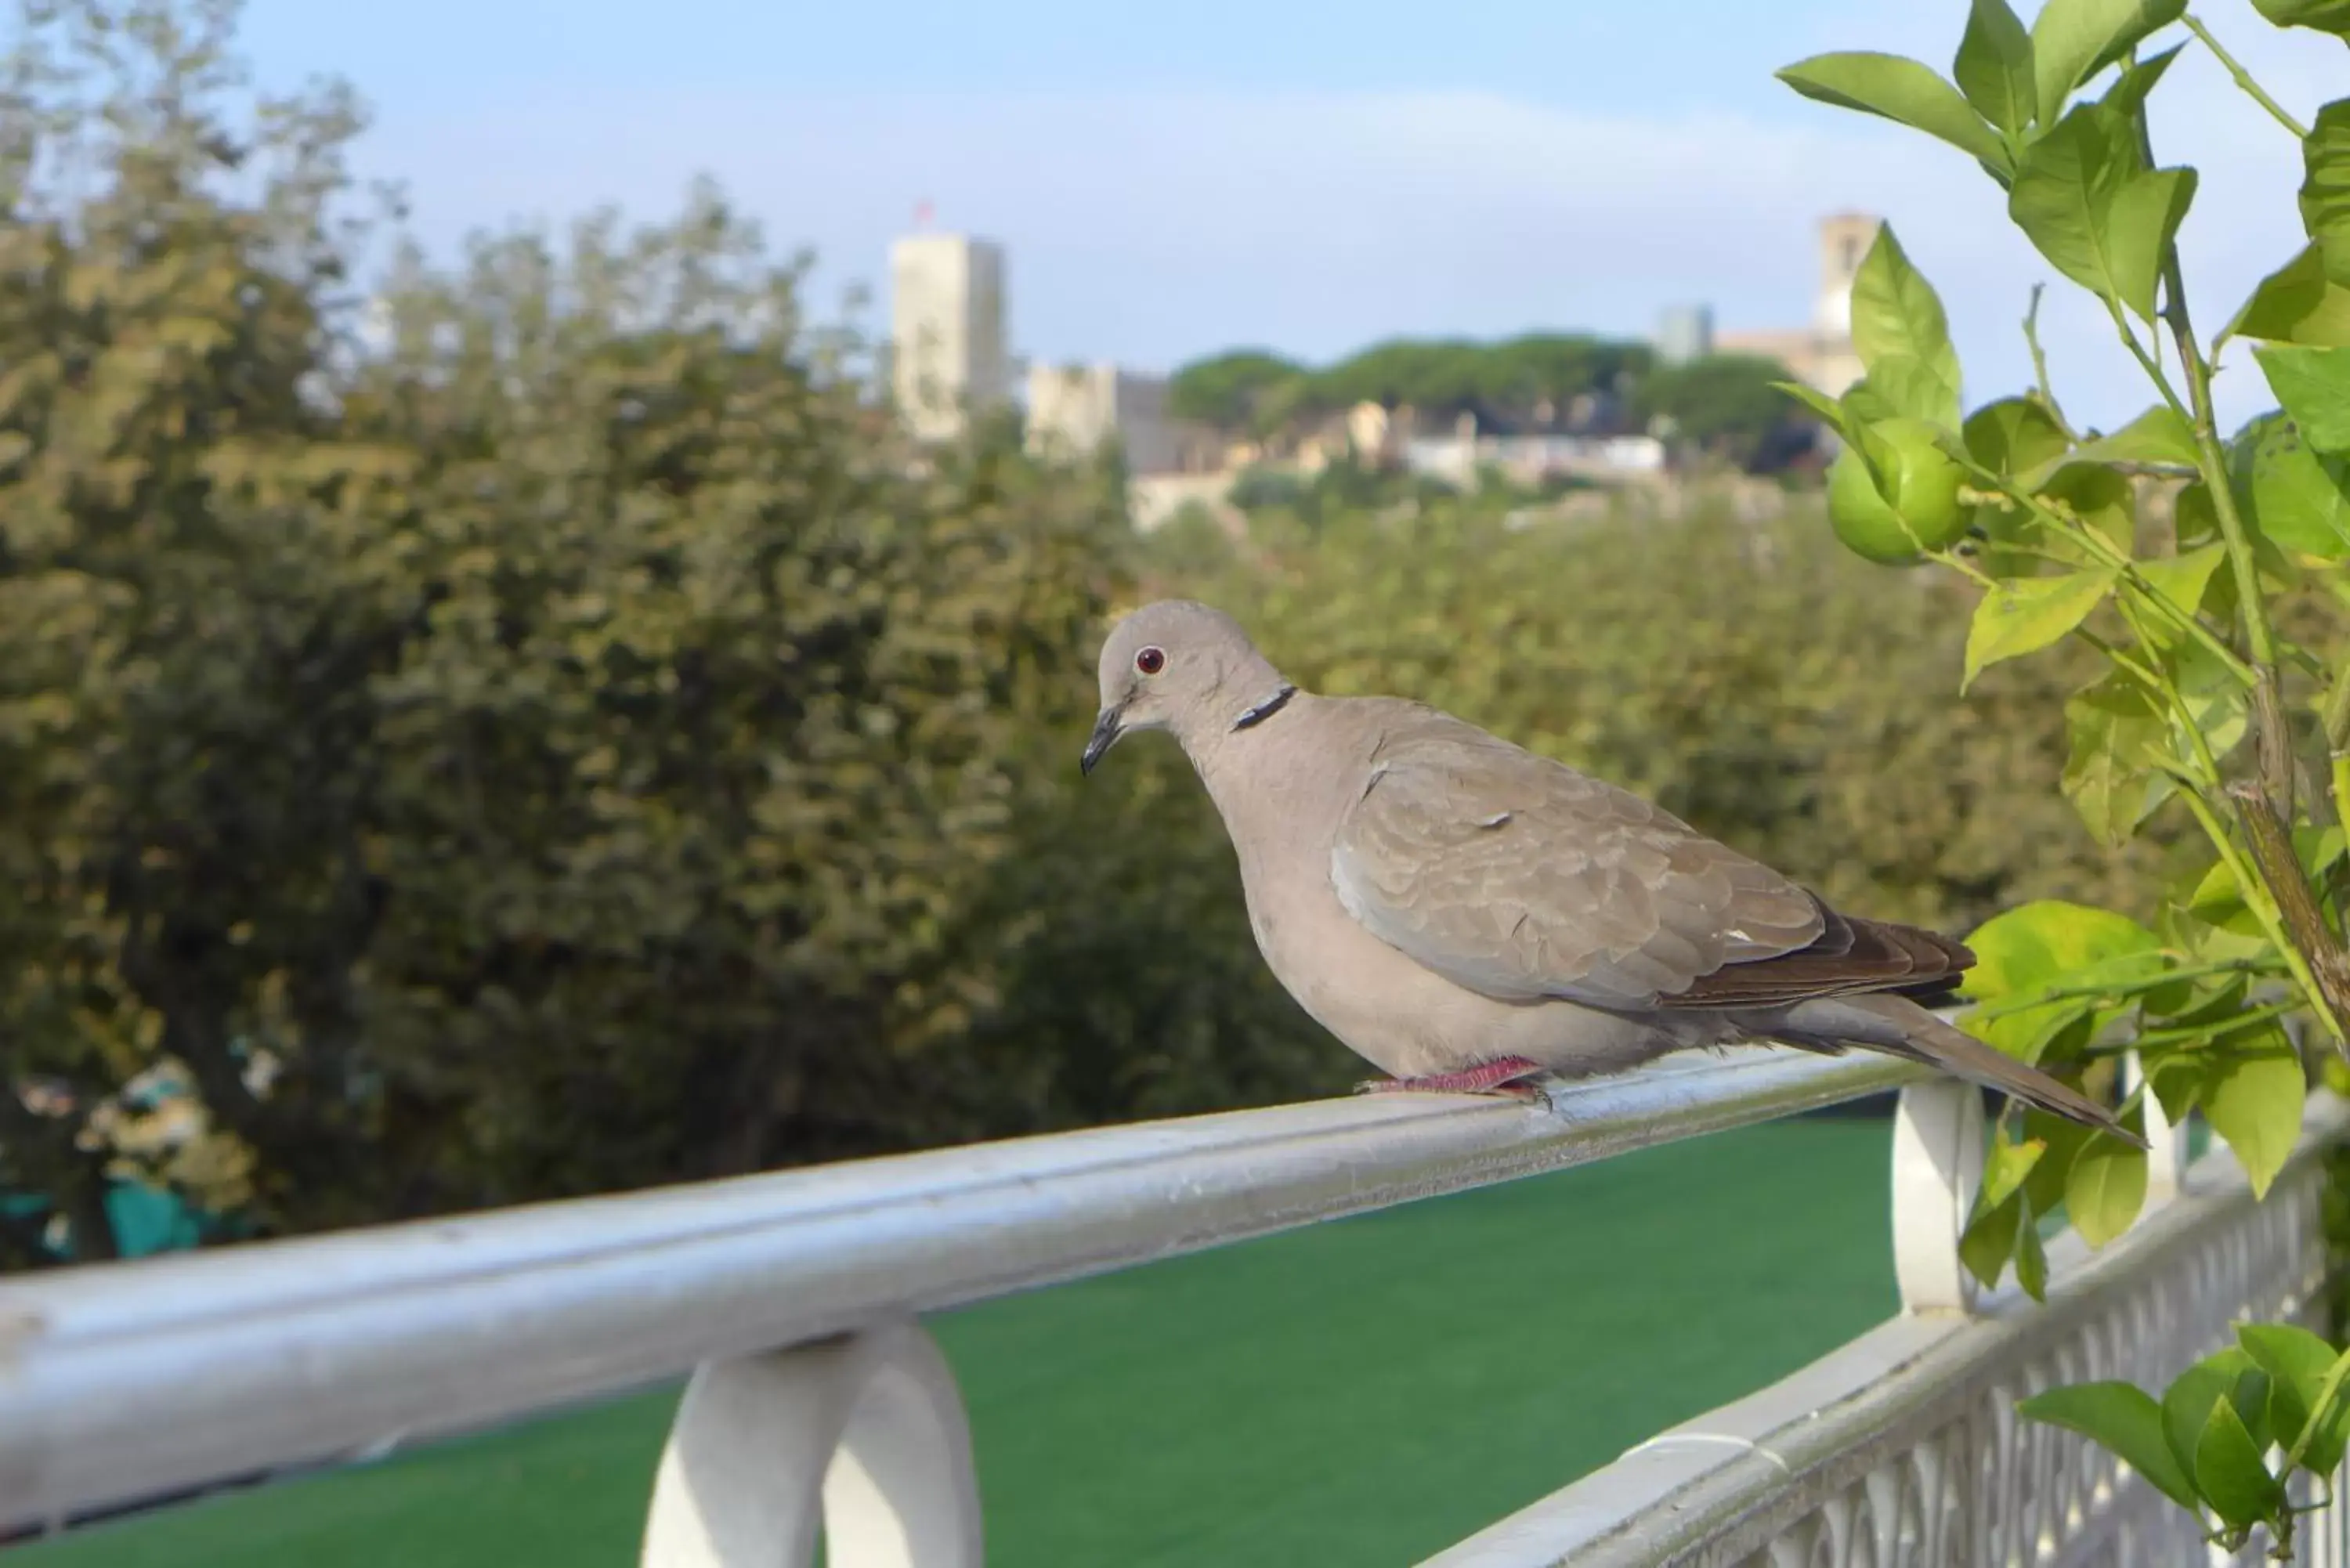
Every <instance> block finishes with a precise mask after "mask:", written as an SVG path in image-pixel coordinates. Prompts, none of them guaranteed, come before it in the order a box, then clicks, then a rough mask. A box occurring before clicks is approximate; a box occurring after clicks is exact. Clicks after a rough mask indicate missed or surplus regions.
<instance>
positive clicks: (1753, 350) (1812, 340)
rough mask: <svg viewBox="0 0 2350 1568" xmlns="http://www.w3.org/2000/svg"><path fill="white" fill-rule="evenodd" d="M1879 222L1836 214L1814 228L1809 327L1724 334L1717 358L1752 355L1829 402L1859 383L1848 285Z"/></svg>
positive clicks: (1861, 215)
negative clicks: (1816, 273)
mask: <svg viewBox="0 0 2350 1568" xmlns="http://www.w3.org/2000/svg"><path fill="white" fill-rule="evenodd" d="M1884 226H1885V220H1884V219H1882V218H1877V217H1872V216H1870V215H1869V214H1867V213H1837V214H1835V216H1834V217H1830V218H1825V219H1823V220H1822V221H1821V223H1820V229H1819V244H1820V289H1819V294H1818V296H1817V297H1816V298H1815V299H1814V301H1813V305H1812V324H1811V325H1810V326H1809V327H1797V328H1794V329H1792V330H1790V329H1784V328H1777V329H1772V330H1767V331H1761V332H1724V333H1721V334H1720V335H1719V336H1718V337H1716V339H1715V348H1716V351H1717V352H1720V353H1723V354H1754V355H1760V356H1762V357H1763V358H1769V359H1776V360H1778V361H1779V362H1780V363H1781V364H1783V365H1784V366H1786V367H1787V369H1789V370H1791V371H1793V372H1794V376H1795V379H1797V380H1799V381H1802V382H1804V384H1805V385H1807V386H1809V387H1812V388H1814V389H1816V390H1819V391H1822V392H1825V393H1826V394H1827V395H1828V396H1829V397H1831V398H1836V397H1842V396H1843V395H1844V394H1845V392H1846V390H1847V389H1850V388H1851V386H1852V384H1853V383H1854V382H1856V381H1857V380H1859V379H1860V378H1861V374H1862V366H1861V363H1860V356H1859V355H1858V354H1856V352H1854V349H1853V346H1852V280H1853V278H1854V276H1855V275H1856V274H1858V273H1859V271H1860V264H1861V263H1862V261H1864V260H1865V259H1866V257H1867V255H1868V247H1869V246H1870V245H1871V244H1875V243H1876V240H1877V230H1878V229H1880V228H1883V227H1884Z"/></svg>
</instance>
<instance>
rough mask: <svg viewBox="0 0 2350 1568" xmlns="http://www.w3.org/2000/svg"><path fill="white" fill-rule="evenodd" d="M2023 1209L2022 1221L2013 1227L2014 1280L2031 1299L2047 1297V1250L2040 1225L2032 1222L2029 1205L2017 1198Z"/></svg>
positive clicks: (2037, 1300) (2042, 1300)
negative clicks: (2042, 1239) (2041, 1236)
mask: <svg viewBox="0 0 2350 1568" xmlns="http://www.w3.org/2000/svg"><path fill="white" fill-rule="evenodd" d="M2017 1203H2018V1206H2019V1207H2021V1208H2022V1210H2023V1222H2022V1224H2020V1225H2018V1226H2017V1227H2016V1228H2015V1282H2016V1283H2017V1284H2019V1285H2022V1287H2023V1293H2024V1294H2025V1295H2028V1296H2030V1297H2031V1298H2032V1299H2033V1301H2036V1302H2045V1301H2046V1300H2047V1299H2048V1251H2047V1249H2046V1248H2045V1247H2043V1246H2042V1244H2041V1241H2040V1227H2039V1226H2038V1225H2036V1224H2034V1223H2033V1214H2032V1208H2031V1205H2029V1204H2027V1203H2024V1202H2023V1201H2022V1199H2017Z"/></svg>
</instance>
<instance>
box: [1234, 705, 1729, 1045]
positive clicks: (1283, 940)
mask: <svg viewBox="0 0 2350 1568" xmlns="http://www.w3.org/2000/svg"><path fill="white" fill-rule="evenodd" d="M1299 717H1301V718H1303V717H1305V715H1299ZM1267 728H1268V730H1270V729H1271V728H1272V726H1267ZM1298 730H1299V732H1300V733H1298V734H1295V735H1294V736H1284V737H1281V739H1282V740H1283V741H1284V742H1291V743H1298V742H1306V741H1308V740H1310V736H1308V735H1306V734H1305V733H1303V732H1304V731H1305V726H1304V725H1300V726H1298ZM1273 738H1274V737H1272V736H1271V735H1267V736H1265V737H1264V739H1266V740H1272V739H1273ZM1253 760H1258V761H1262V759H1253ZM1268 771H1269V774H1270V779H1271V782H1268V779H1267V777H1266V776H1263V775H1261V776H1259V777H1258V778H1256V779H1254V780H1253V781H1252V787H1251V789H1250V790H1249V792H1248V793H1247V794H1246V795H1245V796H1244V797H1243V798H1242V799H1240V800H1237V801H1235V800H1232V799H1231V795H1232V793H1233V792H1230V791H1226V790H1220V789H1218V788H1217V785H1218V783H1219V782H1220V781H1219V780H1218V779H1217V777H1216V776H1215V774H1216V770H1215V769H1214V768H1212V767H1207V768H1203V769H1202V770H1201V772H1202V774H1204V775H1205V776H1206V778H1207V781H1208V784H1209V789H1210V793H1211V794H1213V795H1214V796H1215V797H1216V804H1217V807H1218V810H1219V812H1220V814H1221V815H1222V816H1223V818H1224V824H1225V828H1226V830H1227V832H1229V833H1230V835H1231V836H1232V847H1233V850H1234V853H1235V855H1236V856H1237V857H1238V859H1239V862H1240V873H1241V886H1242V888H1243V893H1244V894H1245V896H1246V899H1247V904H1248V918H1249V929H1250V930H1251V932H1252V933H1253V934H1254V936H1255V938H1256V945H1257V950H1258V951H1259V952H1261V953H1263V955H1264V961H1265V963H1266V965H1267V966H1268V967H1269V968H1271V969H1272V971H1273V972H1274V978H1275V979H1277V980H1279V981H1281V984H1282V987H1283V989H1284V990H1286V991H1287V992H1289V994H1290V995H1291V996H1292V997H1294V998H1295V999H1296V1001H1297V1003H1298V1005H1299V1006H1301V1007H1303V1008H1304V1009H1305V1011H1306V1012H1307V1013H1308V1014H1310V1015H1311V1016H1312V1017H1313V1019H1314V1021H1315V1023H1319V1024H1321V1025H1322V1027H1324V1028H1325V1029H1327V1030H1328V1031H1329V1032H1330V1033H1333V1034H1335V1035H1336V1036H1337V1037H1338V1038H1339V1040H1340V1041H1342V1042H1344V1043H1345V1044H1346V1045H1347V1047H1348V1048H1349V1049H1351V1050H1352V1051H1354V1052H1355V1054H1357V1055H1359V1056H1361V1057H1363V1058H1364V1059H1365V1060H1366V1061H1367V1062H1369V1063H1371V1064H1373V1065H1375V1066H1377V1067H1378V1068H1379V1069H1380V1070H1382V1071H1383V1072H1386V1073H1388V1074H1390V1075H1394V1076H1397V1077H1418V1076H1424V1075H1430V1074H1436V1073H1450V1072H1457V1071H1459V1070H1461V1069H1462V1068H1464V1067H1470V1066H1473V1065H1475V1064H1478V1063H1481V1062H1490V1061H1492V1060H1494V1059H1496V1058H1498V1057H1503V1056H1525V1057H1528V1058H1531V1059H1532V1060H1534V1061H1537V1062H1541V1063H1543V1064H1544V1065H1546V1066H1549V1067H1552V1068H1554V1069H1555V1070H1556V1071H1559V1072H1562V1073H1569V1074H1584V1073H1600V1072H1611V1071H1615V1070H1617V1069H1618V1068H1621V1067H1625V1066H1628V1065H1630V1064H1634V1063H1637V1062H1640V1061H1644V1060H1647V1059H1648V1057H1651V1056H1654V1055H1656V1054H1659V1052H1662V1051H1666V1050H1670V1049H1673V1048H1675V1046H1676V1045H1677V1044H1685V1043H1684V1042H1678V1041H1674V1040H1670V1039H1668V1038H1666V1037H1664V1036H1662V1035H1660V1034H1659V1032H1658V1031H1657V1030H1656V1029H1654V1028H1653V1027H1652V1026H1650V1025H1649V1024H1647V1023H1641V1022H1639V1021H1638V1020H1635V1019H1628V1018H1622V1017H1618V1016H1617V1015H1615V1014H1612V1013H1606V1012H1595V1011H1592V1010H1590V1009H1587V1008H1584V1007H1579V1006H1576V1005H1575V1004H1574V1003H1571V1002H1557V1001H1536V1002H1512V1001H1503V1000H1500V999H1497V998H1494V997H1490V996H1486V995H1483V994H1482V993H1481V992H1474V991H1471V990H1468V989H1466V988H1465V987H1462V986H1460V985H1456V984H1454V983H1453V982H1452V981H1450V980H1447V979H1445V978H1444V977H1443V976H1442V975H1440V974H1438V973H1437V972H1436V971H1433V970H1430V969H1427V968H1424V967H1422V966H1421V965H1420V964H1419V963H1417V962H1414V961H1411V960H1410V959H1409V958H1408V957H1406V956H1405V955H1404V954H1403V953H1401V952H1400V951H1399V950H1397V949H1395V948H1392V947H1390V946H1388V944H1387V943H1386V942H1384V941H1382V940H1379V939H1378V937H1376V936H1374V935H1372V934H1371V932H1370V931H1369V930H1368V929H1366V928H1365V927H1363V926H1362V925H1361V924H1360V923H1359V922H1357V920H1356V919H1355V918H1354V916H1352V915H1351V914H1349V913H1347V909H1346V906H1345V905H1343V904H1342V903H1340V902H1339V899H1338V894H1337V890H1336V888H1335V887H1334V886H1333V884H1332V882H1331V878H1330V856H1331V849H1332V846H1333V845H1334V843H1335V841H1336V835H1337V826H1338V824H1339V822H1340V821H1341V820H1343V815H1344V808H1345V805H1347V804H1348V798H1349V797H1348V794H1347V792H1350V791H1351V792H1354V793H1355V794H1359V791H1360V788H1361V783H1362V781H1363V779H1366V778H1367V765H1366V767H1365V769H1363V770H1361V772H1360V774H1359V776H1357V774H1354V773H1351V772H1349V771H1348V770H1335V771H1336V773H1337V774H1338V777H1337V781H1336V786H1337V787H1336V794H1335V796H1334V797H1332V798H1323V799H1316V798H1313V797H1312V796H1311V795H1310V794H1308V793H1306V790H1307V786H1306V785H1305V783H1304V782H1303V781H1305V780H1309V779H1312V778H1315V777H1316V776H1319V777H1322V778H1329V777H1330V776H1331V771H1322V772H1320V773H1319V774H1316V772H1315V771H1313V770H1305V769H1299V770H1295V771H1294V772H1288V771H1284V770H1279V769H1273V770H1268Z"/></svg>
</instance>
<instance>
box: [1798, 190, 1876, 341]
mask: <svg viewBox="0 0 2350 1568" xmlns="http://www.w3.org/2000/svg"><path fill="white" fill-rule="evenodd" d="M1884 226H1885V220H1884V219H1882V218H1878V217H1874V216H1871V215H1870V214H1869V213H1837V214H1835V216H1834V217H1832V218H1823V219H1821V220H1820V297H1819V301H1818V303H1817V304H1816V305H1815V306H1814V308H1813V313H1812V325H1813V326H1814V327H1815V328H1816V329H1817V330H1818V331H1819V332H1820V334H1821V335H1822V336H1824V337H1835V338H1846V337H1851V336H1852V280H1853V279H1854V278H1855V277H1856V276H1857V275H1859V272H1860V264H1861V263H1862V262H1863V261H1866V259H1867V258H1868V247H1869V246H1871V245H1873V244H1876V243H1877V230H1879V229H1881V228H1883V227H1884Z"/></svg>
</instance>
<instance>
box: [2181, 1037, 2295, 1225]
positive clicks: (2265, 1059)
mask: <svg viewBox="0 0 2350 1568" xmlns="http://www.w3.org/2000/svg"><path fill="white" fill-rule="evenodd" d="M2308 1092H2309V1091H2308V1083H2307V1080H2306V1078H2305V1077H2304V1075H2303V1070H2302V1064H2301V1055H2300V1054H2299V1053H2298V1052H2296V1051H2295V1050H2294V1049H2293V1043H2292V1042H2291V1041H2290V1040H2288V1039H2286V1038H2285V1037H2284V1036H2283V1035H2282V1033H2277V1032H2275V1031H2273V1030H2272V1031H2271V1032H2270V1033H2268V1035H2267V1036H2266V1037H2265V1038H2264V1039H2262V1038H2255V1039H2254V1040H2253V1041H2251V1042H2240V1043H2238V1044H2232V1045H2230V1047H2228V1049H2227V1051H2226V1052H2225V1053H2224V1054H2219V1055H2216V1056H2215V1057H2214V1059H2213V1061H2212V1062H2211V1064H2210V1067H2209V1069H2208V1073H2207V1076H2206V1078H2205V1080H2204V1085H2203V1115H2204V1116H2205V1117H2206V1119H2208V1120H2209V1121H2210V1124H2211V1130H2212V1131H2214V1132H2216V1133H2218V1134H2219V1135H2220V1137H2223V1138H2226V1139H2227V1140H2228V1147H2229V1148H2230V1149H2231V1150H2232V1151H2234V1153H2235V1156H2236V1159H2237V1162H2238V1163H2239V1164H2241V1165H2242V1166H2243V1168H2244V1173H2245V1174H2246V1175H2247V1176H2249V1177H2250V1178H2251V1183H2252V1191H2253V1192H2254V1194H2255V1195H2260V1196H2265V1195H2266V1194H2267V1192H2268V1189H2269V1183H2271V1182H2272V1181H2274V1180H2275V1179H2276V1175H2277V1172H2278V1171H2280V1170H2282V1169H2283V1168H2284V1162H2285V1161H2286V1159H2287V1158H2291V1156H2292V1154H2293V1145H2294V1144H2295V1143H2296V1142H2298V1141H2299V1140H2300V1138H2301V1118H2302V1113H2303V1108H2304V1107H2305V1106H2306V1104H2307V1098H2308Z"/></svg>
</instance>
